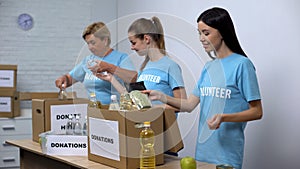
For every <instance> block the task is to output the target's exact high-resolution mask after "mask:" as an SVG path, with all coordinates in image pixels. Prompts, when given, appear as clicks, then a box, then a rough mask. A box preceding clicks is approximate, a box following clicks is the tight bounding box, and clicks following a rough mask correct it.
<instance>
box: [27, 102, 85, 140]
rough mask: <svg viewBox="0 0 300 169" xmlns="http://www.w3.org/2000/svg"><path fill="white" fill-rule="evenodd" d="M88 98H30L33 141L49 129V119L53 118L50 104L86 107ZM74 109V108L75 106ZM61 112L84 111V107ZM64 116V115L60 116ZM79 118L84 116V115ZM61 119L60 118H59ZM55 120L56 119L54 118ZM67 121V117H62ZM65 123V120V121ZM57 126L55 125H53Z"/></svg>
mask: <svg viewBox="0 0 300 169" xmlns="http://www.w3.org/2000/svg"><path fill="white" fill-rule="evenodd" d="M88 102H89V100H88V99H83V98H76V99H66V100H59V99H58V98H44V99H33V100H32V139H33V141H36V142H38V141H39V134H40V133H43V132H46V131H50V130H52V129H51V122H53V121H51V119H55V117H53V116H54V115H53V114H52V113H51V106H58V105H60V106H66V107H70V106H72V105H73V106H75V107H76V106H77V105H82V104H84V105H85V106H86V107H87V104H88ZM75 109H76V108H75ZM66 111H67V112H61V113H62V114H65V113H69V114H70V113H72V114H73V113H76V114H78V113H85V114H86V108H85V109H84V110H80V112H68V111H69V110H66ZM62 117H66V116H62ZM81 118H84V116H83V117H82V116H81ZM60 119H62V118H60ZM55 120H56V119H55ZM64 120H65V121H67V119H64ZM65 123H66V122H65ZM55 127H57V126H55Z"/></svg>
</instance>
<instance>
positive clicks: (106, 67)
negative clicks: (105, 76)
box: [89, 60, 116, 74]
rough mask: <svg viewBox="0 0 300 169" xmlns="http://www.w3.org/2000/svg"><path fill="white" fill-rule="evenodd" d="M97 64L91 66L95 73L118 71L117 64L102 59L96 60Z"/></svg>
mask: <svg viewBox="0 0 300 169" xmlns="http://www.w3.org/2000/svg"><path fill="white" fill-rule="evenodd" d="M95 62H96V65H95V66H91V67H89V69H90V70H91V71H92V72H93V73H94V74H95V73H102V72H109V73H111V74H113V73H114V72H115V71H116V66H115V65H113V64H110V63H107V62H104V61H101V60H96V61H95Z"/></svg>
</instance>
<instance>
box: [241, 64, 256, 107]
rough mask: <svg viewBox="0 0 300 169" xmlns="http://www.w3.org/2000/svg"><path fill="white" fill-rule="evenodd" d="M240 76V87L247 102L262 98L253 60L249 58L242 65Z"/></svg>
mask: <svg viewBox="0 0 300 169" xmlns="http://www.w3.org/2000/svg"><path fill="white" fill-rule="evenodd" d="M239 71H240V76H239V78H238V87H239V89H240V91H241V93H242V95H243V96H244V97H245V99H246V100H247V102H249V101H253V100H260V99H261V96H260V91H259V85H258V80H257V76H256V72H255V67H254V65H253V64H252V62H251V61H250V60H249V59H247V60H246V61H245V62H243V63H242V64H241V65H240V70H239Z"/></svg>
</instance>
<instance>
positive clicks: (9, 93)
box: [0, 65, 20, 117]
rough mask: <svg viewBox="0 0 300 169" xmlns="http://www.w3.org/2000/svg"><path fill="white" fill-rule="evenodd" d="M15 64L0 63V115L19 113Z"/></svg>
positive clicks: (6, 115) (11, 115)
mask: <svg viewBox="0 0 300 169" xmlns="http://www.w3.org/2000/svg"><path fill="white" fill-rule="evenodd" d="M16 89H17V65H0V117H16V116H19V115H20V108H19V99H18V93H17V90H16Z"/></svg>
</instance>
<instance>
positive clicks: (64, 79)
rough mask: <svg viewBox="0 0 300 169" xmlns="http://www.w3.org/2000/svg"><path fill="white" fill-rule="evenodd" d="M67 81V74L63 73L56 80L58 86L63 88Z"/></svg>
mask: <svg viewBox="0 0 300 169" xmlns="http://www.w3.org/2000/svg"><path fill="white" fill-rule="evenodd" d="M67 82H68V79H67V76H66V75H63V76H61V77H59V78H57V79H56V80H55V85H56V87H58V88H60V89H62V85H63V84H64V86H65V87H66V86H67Z"/></svg>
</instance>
